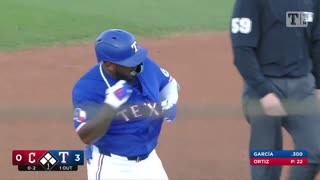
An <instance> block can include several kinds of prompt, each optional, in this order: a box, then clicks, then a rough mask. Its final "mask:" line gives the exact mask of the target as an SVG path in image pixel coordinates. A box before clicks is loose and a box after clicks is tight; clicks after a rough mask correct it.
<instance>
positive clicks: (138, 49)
mask: <svg viewBox="0 0 320 180" xmlns="http://www.w3.org/2000/svg"><path fill="white" fill-rule="evenodd" d="M95 51H96V56H97V60H98V62H101V61H108V62H111V63H114V64H119V65H122V66H126V67H135V66H138V65H139V64H141V63H142V62H143V61H144V60H145V59H146V57H147V54H148V51H147V49H145V48H144V47H142V46H140V45H138V44H137V42H136V39H135V37H134V36H133V35H132V34H131V33H129V32H128V31H125V30H121V29H109V30H106V31H104V32H102V33H101V34H100V35H99V36H98V38H97V39H96V42H95Z"/></svg>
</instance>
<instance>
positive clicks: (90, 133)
mask: <svg viewBox="0 0 320 180" xmlns="http://www.w3.org/2000/svg"><path fill="white" fill-rule="evenodd" d="M115 113H116V111H115V110H114V109H113V108H112V107H111V106H109V105H105V106H104V107H103V108H102V109H101V111H100V112H99V113H98V114H97V115H96V117H94V118H92V119H90V120H89V121H87V122H86V124H85V125H84V126H83V127H82V128H81V129H80V130H79V131H78V134H79V137H80V139H81V140H82V142H83V143H85V144H92V143H93V142H95V141H96V140H98V139H99V138H101V137H102V136H103V135H104V134H105V133H106V131H107V130H108V129H109V126H110V124H111V122H112V118H113V117H114V115H115Z"/></svg>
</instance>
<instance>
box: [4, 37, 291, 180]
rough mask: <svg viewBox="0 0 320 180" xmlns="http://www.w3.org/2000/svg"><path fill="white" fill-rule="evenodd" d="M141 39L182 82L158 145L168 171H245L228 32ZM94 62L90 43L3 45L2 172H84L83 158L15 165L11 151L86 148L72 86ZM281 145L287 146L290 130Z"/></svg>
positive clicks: (18, 175)
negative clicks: (61, 166)
mask: <svg viewBox="0 0 320 180" xmlns="http://www.w3.org/2000/svg"><path fill="white" fill-rule="evenodd" d="M140 44H143V45H144V46H145V47H147V48H148V49H149V51H150V52H149V54H150V57H152V58H153V59H154V60H155V61H157V62H158V63H159V64H160V65H162V66H163V67H164V68H166V69H167V70H168V71H169V72H171V74H172V75H173V76H174V77H175V78H176V79H177V80H178V81H179V83H180V85H181V93H180V99H179V102H180V103H179V106H180V109H179V114H178V119H177V120H176V121H175V122H174V123H165V125H164V127H163V131H162V133H161V137H160V143H159V146H158V153H159V156H160V158H161V159H162V161H163V164H164V166H165V169H166V170H167V173H168V175H169V177H170V179H174V180H175V179H181V180H182V179H183V180H187V179H208V180H209V179H211V180H232V179H234V180H236V179H249V165H248V158H247V155H248V154H247V144H248V137H249V127H248V125H247V123H246V122H245V120H244V118H243V116H242V114H241V108H240V93H241V79H240V77H239V76H238V73H237V72H236V70H235V68H234V66H233V64H232V54H231V49H230V42H229V36H228V34H226V33H205V34H192V35H179V36H177V37H170V38H165V39H145V40H143V41H142V42H140ZM95 62H96V60H95V55H94V51H93V46H92V45H80V46H73V47H55V48H42V49H28V50H22V51H17V52H1V53H0V72H1V78H0V83H1V87H2V88H1V89H0V96H1V102H0V112H1V116H2V117H1V121H0V127H1V142H2V144H1V146H0V167H1V169H0V172H1V173H0V179H39V180H40V179H41V180H45V179H86V168H85V166H81V167H79V170H78V171H77V172H18V170H17V167H16V166H12V161H11V152H12V150H14V149H83V148H84V145H83V144H82V143H81V142H80V140H79V138H78V137H77V135H76V133H75V132H74V130H73V123H72V108H71V96H70V94H71V89H72V86H73V84H74V82H75V81H76V80H77V79H78V78H79V77H80V75H82V74H83V73H84V72H85V71H86V70H87V69H88V68H90V67H91V66H92V65H93V64H94V63H95ZM285 148H286V149H292V142H291V139H290V138H289V136H288V135H287V134H285ZM286 174H287V168H285V171H284V176H285V175H286Z"/></svg>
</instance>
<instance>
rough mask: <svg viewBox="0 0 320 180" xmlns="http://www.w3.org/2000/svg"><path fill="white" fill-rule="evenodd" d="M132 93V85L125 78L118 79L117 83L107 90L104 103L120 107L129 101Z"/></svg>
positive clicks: (116, 107)
mask: <svg viewBox="0 0 320 180" xmlns="http://www.w3.org/2000/svg"><path fill="white" fill-rule="evenodd" d="M131 94H132V87H131V86H130V84H128V83H127V82H126V81H125V80H120V81H118V82H117V83H116V84H115V85H113V86H112V87H110V88H108V89H107V90H106V99H105V100H104V103H106V104H109V105H110V106H112V107H113V108H115V109H118V108H119V107H120V106H121V105H122V104H124V103H125V102H127V100H128V99H129V97H130V96H131Z"/></svg>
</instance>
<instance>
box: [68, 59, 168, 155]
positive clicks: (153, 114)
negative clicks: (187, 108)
mask: <svg viewBox="0 0 320 180" xmlns="http://www.w3.org/2000/svg"><path fill="white" fill-rule="evenodd" d="M143 68H144V70H143V72H142V73H138V74H137V80H136V81H135V82H134V83H133V93H132V95H131V96H130V98H129V100H128V101H127V102H126V103H125V104H123V105H122V106H121V107H120V108H119V109H118V110H117V114H116V115H115V116H114V117H113V120H112V123H111V125H110V127H109V129H108V130H107V131H106V133H105V134H104V136H103V137H101V138H100V139H99V140H97V141H96V142H95V143H94V145H95V146H97V147H98V148H99V149H100V151H102V152H108V153H113V154H117V155H121V156H138V155H145V154H149V153H150V152H151V151H152V150H153V149H154V148H155V147H156V146H157V142H158V137H159V134H160V130H161V126H162V123H163V117H162V113H161V105H160V103H161V97H160V91H161V90H162V88H163V87H164V86H165V85H166V84H167V83H168V82H169V81H170V79H171V78H172V77H171V76H170V75H169V73H168V72H167V71H166V70H164V69H162V68H161V67H160V66H159V65H157V64H156V63H155V62H154V61H153V60H152V59H150V58H147V59H146V60H145V61H144V67H143ZM104 78H105V79H104ZM116 82H117V80H115V79H112V78H111V77H110V76H109V75H108V74H107V73H105V72H104V71H102V68H101V64H97V65H95V66H94V67H93V68H91V69H90V70H89V71H88V72H87V73H86V74H85V75H84V76H82V77H81V78H80V79H79V80H78V81H77V82H76V84H75V86H74V88H73V92H72V101H73V107H74V126H75V128H76V130H77V129H79V128H80V127H81V126H82V125H84V124H85V122H86V121H90V119H91V118H92V117H94V116H95V115H96V114H97V113H98V112H99V110H100V109H101V108H102V107H103V106H104V100H105V92H106V89H107V88H109V87H111V86H113V85H114V84H115V83H116Z"/></svg>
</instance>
